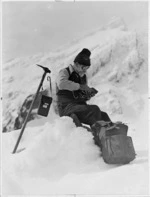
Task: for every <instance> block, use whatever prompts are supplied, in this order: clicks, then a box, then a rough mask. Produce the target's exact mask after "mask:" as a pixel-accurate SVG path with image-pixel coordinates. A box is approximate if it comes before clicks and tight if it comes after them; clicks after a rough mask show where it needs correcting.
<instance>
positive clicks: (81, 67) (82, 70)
mask: <svg viewBox="0 0 150 197" xmlns="http://www.w3.org/2000/svg"><path fill="white" fill-rule="evenodd" d="M76 67H77V70H78V73H79V74H81V75H83V74H85V73H86V71H87V70H88V69H89V66H84V65H81V64H77V66H76Z"/></svg>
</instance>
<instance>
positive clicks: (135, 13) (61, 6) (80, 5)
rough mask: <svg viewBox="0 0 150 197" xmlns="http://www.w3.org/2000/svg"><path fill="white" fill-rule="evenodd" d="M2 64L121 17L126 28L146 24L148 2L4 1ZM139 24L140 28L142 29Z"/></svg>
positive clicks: (49, 49) (61, 42) (52, 47)
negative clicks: (112, 18) (115, 17)
mask: <svg viewBox="0 0 150 197" xmlns="http://www.w3.org/2000/svg"><path fill="white" fill-rule="evenodd" d="M2 6H3V7H2V41H3V61H6V60H8V59H10V58H16V57H21V56H28V55H34V54H36V53H38V52H49V51H51V50H55V49H57V47H59V46H61V45H63V44H65V43H66V42H69V41H71V40H72V39H75V38H79V37H80V36H82V35H83V34H84V33H86V32H89V31H90V30H93V29H97V28H98V27H101V26H102V25H105V24H107V23H108V22H109V20H110V19H111V17H113V16H119V17H122V18H123V19H124V21H125V23H126V24H127V26H128V27H129V28H137V29H138V30H142V29H143V27H144V28H146V27H147V23H148V3H147V2H144V1H143V2H136V1H135V2H134V1H133V2H121V1H120V2H119V1H118V2H117V1H116V2H112V1H110V2H108V1H106V2H104V1H98V2H92V1H91V2H77V1H76V2H39V1H37V2H36V1H33V2H28V1H27V2H3V4H2ZM141 25H142V27H141Z"/></svg>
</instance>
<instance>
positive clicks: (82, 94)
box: [73, 85, 98, 100]
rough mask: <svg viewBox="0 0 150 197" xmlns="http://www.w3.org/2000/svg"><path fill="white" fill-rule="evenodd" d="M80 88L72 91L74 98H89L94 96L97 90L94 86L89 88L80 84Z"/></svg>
mask: <svg viewBox="0 0 150 197" xmlns="http://www.w3.org/2000/svg"><path fill="white" fill-rule="evenodd" d="M80 86H81V89H80V90H77V91H74V92H73V96H74V98H75V99H83V100H89V99H91V97H93V96H95V94H97V93H98V91H97V90H96V89H95V88H89V87H88V86H87V85H80Z"/></svg>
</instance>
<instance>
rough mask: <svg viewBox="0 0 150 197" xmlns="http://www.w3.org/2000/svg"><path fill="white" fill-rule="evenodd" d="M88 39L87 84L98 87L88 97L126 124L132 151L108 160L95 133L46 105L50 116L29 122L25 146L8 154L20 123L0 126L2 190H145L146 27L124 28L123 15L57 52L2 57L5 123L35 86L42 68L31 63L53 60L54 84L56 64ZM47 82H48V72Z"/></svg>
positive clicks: (61, 63)
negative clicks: (125, 159) (119, 161)
mask: <svg viewBox="0 0 150 197" xmlns="http://www.w3.org/2000/svg"><path fill="white" fill-rule="evenodd" d="M85 47H87V48H89V49H90V50H91V51H92V56H91V59H92V66H91V67H90V69H89V71H88V76H89V85H90V86H91V87H95V88H96V89H97V90H98V91H99V92H98V94H97V95H96V96H95V97H93V98H92V99H91V100H90V101H89V103H92V104H97V105H98V106H99V107H100V108H101V109H102V110H104V111H107V112H108V113H109V115H110V117H111V118H112V120H113V121H116V120H121V121H123V122H125V123H127V124H128V126H129V131H128V134H129V135H130V136H132V138H133V142H134V146H135V150H136V153H137V157H136V159H135V160H134V161H133V162H131V163H130V164H129V165H124V166H116V165H107V164H105V163H104V161H103V159H102V158H101V156H100V150H99V148H98V147H97V146H95V145H94V143H93V140H92V134H91V133H89V132H87V131H86V130H85V129H84V128H76V127H75V125H74V123H73V121H72V119H71V118H69V117H62V118H60V117H58V116H57V115H56V114H55V113H54V109H53V107H51V109H50V113H49V116H48V117H47V118H43V117H38V119H35V120H33V121H31V122H29V123H28V124H27V128H26V130H25V133H24V135H23V137H22V140H21V143H20V145H19V149H22V148H24V147H25V148H26V149H25V150H24V151H22V152H20V153H18V154H15V155H14V154H11V152H12V150H13V148H14V145H15V143H16V140H17V138H18V135H19V132H20V130H16V131H12V132H8V133H3V134H2V139H3V140H2V156H3V159H2V173H3V179H2V180H3V182H2V183H3V184H2V193H3V195H10V194H13V195H19V194H20V195H23V194H25V195H49V194H53V195H54V194H78V195H81V194H89V195H94V194H95V195H96V194H99V195H103V194H105V195H109V194H110V195H111V194H113V195H122V194H123V195H147V194H148V186H149V182H148V178H149V177H148V171H149V169H148V75H147V72H148V57H147V34H146V33H140V34H139V33H138V32H135V31H134V32H133V31H129V30H127V27H126V25H125V24H124V22H122V20H121V19H118V18H113V19H112V21H111V22H110V23H109V24H108V25H106V27H105V28H104V27H103V28H100V29H99V30H97V31H95V32H94V31H93V32H91V33H89V34H87V35H86V36H85V37H84V38H81V39H80V40H77V41H76V42H75V41H73V42H72V43H71V44H67V45H66V46H64V47H62V48H60V49H59V50H58V51H56V52H53V53H47V54H42V53H41V54H37V55H35V56H31V57H26V58H18V59H15V60H12V61H10V62H7V63H6V64H5V65H3V114H4V115H3V124H4V125H5V124H6V123H8V122H9V123H10V124H9V125H10V130H11V128H13V123H14V120H15V117H16V116H17V112H18V110H19V108H20V107H21V105H22V103H23V101H24V99H25V98H26V97H27V96H28V95H29V94H31V93H33V92H35V91H36V89H37V86H38V84H39V81H40V78H41V75H42V71H41V70H40V68H38V67H36V66H35V64H36V63H38V64H42V65H44V66H47V67H49V68H50V70H51V71H52V74H51V76H52V82H53V84H54V81H55V78H56V76H57V73H58V70H59V69H60V68H62V67H66V66H67V65H68V64H69V63H71V62H72V61H73V58H74V56H75V54H77V53H78V52H79V51H80V50H81V49H82V48H85ZM44 87H46V88H49V84H48V82H47V81H46V80H45V82H44ZM6 90H7V91H6Z"/></svg>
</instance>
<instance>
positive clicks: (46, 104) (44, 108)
mask: <svg viewBox="0 0 150 197" xmlns="http://www.w3.org/2000/svg"><path fill="white" fill-rule="evenodd" d="M51 103H52V97H48V96H45V95H42V98H41V102H40V105H39V108H38V114H39V115H41V116H47V115H48V112H49V109H50V106H51Z"/></svg>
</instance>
